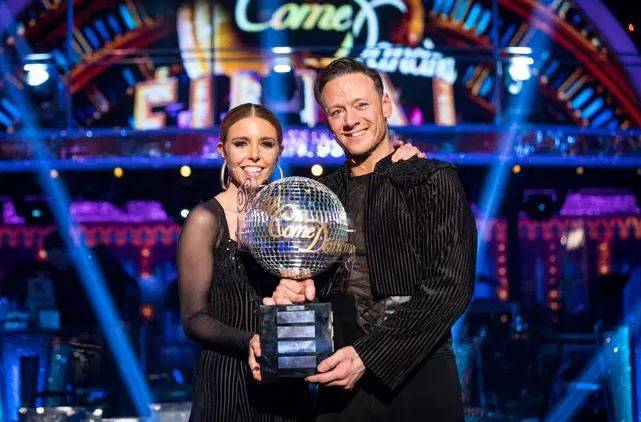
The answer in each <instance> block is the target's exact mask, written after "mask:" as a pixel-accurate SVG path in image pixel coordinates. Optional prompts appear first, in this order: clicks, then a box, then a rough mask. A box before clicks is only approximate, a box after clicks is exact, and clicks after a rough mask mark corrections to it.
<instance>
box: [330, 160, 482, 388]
mask: <svg viewBox="0 0 641 422" xmlns="http://www.w3.org/2000/svg"><path fill="white" fill-rule="evenodd" d="M349 175H350V170H349V168H348V167H347V166H346V165H345V166H343V167H341V168H340V169H339V170H338V171H337V172H335V173H333V174H330V175H328V176H326V177H324V178H323V179H321V180H320V181H321V182H322V183H324V184H325V185H327V186H328V187H329V188H330V189H332V190H333V191H334V192H335V193H336V194H337V195H338V197H339V198H340V199H341V201H342V202H343V204H346V199H347V198H346V197H347V183H348V178H349ZM364 212H365V214H364V215H365V218H364V226H365V239H366V245H367V262H368V266H369V276H370V282H371V288H372V294H373V295H374V296H379V297H386V296H411V300H409V301H408V302H406V303H404V304H402V305H401V306H400V307H399V308H398V310H397V311H396V312H395V313H394V314H393V315H391V316H388V317H387V318H386V319H385V321H384V322H383V323H382V324H381V325H380V326H378V327H376V328H375V329H374V330H373V331H372V332H370V333H369V334H367V335H365V336H364V337H361V338H360V339H358V340H357V341H356V342H355V343H354V344H352V346H353V347H354V348H355V349H356V351H357V352H358V354H359V356H360V357H361V359H362V360H363V362H364V364H365V367H366V368H367V370H369V371H371V372H372V373H373V374H374V375H375V376H376V377H377V378H378V379H380V380H381V381H382V382H383V383H384V384H385V385H386V386H387V387H388V388H389V389H390V390H395V389H396V388H398V387H399V386H400V385H401V384H403V382H404V381H405V380H406V379H407V377H408V375H409V374H410V373H411V372H412V370H413V369H414V368H416V367H417V366H418V365H419V364H420V363H422V362H423V361H425V359H427V358H429V357H430V356H432V355H433V353H434V352H436V350H437V349H438V348H439V346H441V345H442V344H443V342H444V340H447V339H449V337H450V336H451V328H452V325H453V324H454V322H455V321H456V319H457V318H458V317H459V316H460V315H461V314H462V313H463V311H464V310H465V308H466V307H467V305H468V303H469V301H470V298H471V296H472V292H473V289H474V273H475V264H476V223H475V219H474V216H473V215H472V212H471V210H470V207H469V204H468V202H467V199H466V196H465V192H464V191H463V187H462V185H461V183H460V180H459V178H458V175H457V173H456V170H455V168H454V167H453V166H452V165H450V164H448V163H444V162H440V161H436V160H421V159H418V158H414V159H411V160H408V161H402V162H398V163H394V164H392V161H391V158H390V156H388V157H386V158H384V159H383V160H381V161H379V162H378V163H377V164H376V168H375V170H374V172H373V174H372V175H371V179H370V184H369V187H368V190H367V193H366V196H365V210H364ZM325 290H327V289H325ZM323 293H325V294H326V293H328V292H327V291H325V292H323V290H322V288H321V293H320V295H321V296H322V295H323Z"/></svg>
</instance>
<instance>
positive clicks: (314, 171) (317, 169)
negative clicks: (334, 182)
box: [312, 164, 323, 177]
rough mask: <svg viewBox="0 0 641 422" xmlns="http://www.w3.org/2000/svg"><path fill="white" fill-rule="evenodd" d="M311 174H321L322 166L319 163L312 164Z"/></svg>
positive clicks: (317, 175)
mask: <svg viewBox="0 0 641 422" xmlns="http://www.w3.org/2000/svg"><path fill="white" fill-rule="evenodd" d="M312 174H313V175H314V176H316V177H319V176H322V175H323V166H321V165H320V164H314V165H313V166H312Z"/></svg>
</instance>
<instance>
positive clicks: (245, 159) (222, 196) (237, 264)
mask: <svg viewBox="0 0 641 422" xmlns="http://www.w3.org/2000/svg"><path fill="white" fill-rule="evenodd" d="M282 137H283V136H282V129H281V126H280V124H279V123H278V120H277V119H276V117H275V116H274V114H273V113H272V112H271V111H269V110H268V109H266V108H265V107H262V106H260V105H255V104H243V105H241V106H238V107H236V108H234V109H232V110H231V111H229V113H227V115H226V116H225V118H224V119H223V121H222V123H221V126H220V144H219V146H218V148H219V151H220V154H221V156H222V157H223V158H224V160H225V165H224V166H223V169H222V171H223V173H225V168H226V169H227V172H228V175H227V177H226V178H225V177H221V179H222V183H223V189H224V190H223V191H222V192H221V193H219V194H218V195H216V197H215V198H214V199H212V200H210V201H207V202H205V203H203V204H200V205H198V206H197V207H196V208H194V209H193V210H192V211H191V213H190V214H189V217H188V218H187V221H186V222H185V225H184V227H183V231H182V234H181V236H180V241H179V245H178V269H179V272H180V284H179V289H180V309H181V316H182V321H183V326H184V330H185V333H186V334H187V336H188V337H189V338H190V339H192V340H194V341H197V342H199V343H201V344H202V351H201V353H200V357H199V359H198V362H197V364H196V368H195V370H194V392H193V404H192V412H191V417H190V419H191V420H195V421H227V420H240V421H272V420H304V419H308V418H309V412H310V410H311V404H310V399H309V393H308V390H307V388H306V387H305V385H304V384H303V383H302V382H299V381H295V382H292V381H289V382H278V383H271V384H264V385H263V384H261V383H259V382H256V381H255V380H254V379H253V377H252V375H251V371H250V367H249V365H248V356H250V354H251V355H252V357H251V366H252V369H254V371H256V372H257V373H258V371H259V366H258V364H257V363H256V360H255V357H254V356H253V355H254V351H255V352H256V353H259V346H258V345H259V342H258V335H257V334H256V333H257V332H258V312H257V311H258V308H259V298H260V297H261V296H265V295H268V294H262V295H261V293H262V292H261V290H263V289H267V291H269V292H271V291H273V288H274V285H275V282H276V281H277V280H275V279H274V278H273V277H272V276H270V275H269V274H267V273H266V272H265V271H263V270H262V269H261V268H260V267H259V266H258V265H257V264H256V263H255V262H254V261H253V260H252V259H251V256H249V255H248V254H243V253H240V252H239V251H238V245H237V244H236V242H235V234H236V221H237V195H238V192H239V186H240V185H241V184H242V183H243V182H245V181H246V180H251V181H252V185H260V184H263V183H265V182H266V181H267V179H268V178H269V176H270V175H271V173H272V172H273V170H274V166H275V165H276V160H277V159H278V156H279V155H280V152H281V150H282ZM221 176H222V175H221ZM247 274H252V277H251V278H250V277H248V276H247ZM250 345H251V346H253V349H252V347H251V346H250ZM250 350H251V351H252V352H251V353H250ZM257 378H258V376H257Z"/></svg>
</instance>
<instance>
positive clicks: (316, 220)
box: [243, 177, 348, 278]
mask: <svg viewBox="0 0 641 422" xmlns="http://www.w3.org/2000/svg"><path fill="white" fill-rule="evenodd" d="M243 237H244V241H245V243H246V246H248V247H249V250H250V251H251V253H252V255H253V256H254V257H255V258H256V260H257V261H258V262H259V263H260V264H261V265H262V266H263V267H264V268H265V269H267V270H268V271H270V272H271V273H273V274H274V275H277V276H280V277H287V278H305V277H313V276H315V275H317V274H319V273H321V272H322V271H324V270H325V269H327V268H328V267H329V266H330V265H331V264H332V263H333V262H334V261H336V259H337V258H338V257H340V256H341V255H342V254H343V253H344V252H345V250H344V247H345V246H346V245H347V241H348V232H347V214H346V213H345V208H343V204H341V202H340V200H339V199H338V197H337V196H336V195H335V194H334V193H333V192H332V191H331V190H329V189H328V188H327V187H326V186H324V185H323V184H321V183H319V182H316V181H315V180H312V179H308V178H306V177H286V178H283V179H279V180H277V181H275V182H272V183H270V184H269V185H267V186H266V187H265V188H263V189H262V190H261V191H260V192H259V193H258V195H256V197H255V198H254V199H253V201H252V202H251V205H250V206H249V209H248V210H247V214H246V216H245V222H244V229H243Z"/></svg>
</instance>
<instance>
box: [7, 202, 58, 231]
mask: <svg viewBox="0 0 641 422" xmlns="http://www.w3.org/2000/svg"><path fill="white" fill-rule="evenodd" d="M13 203H14V205H15V209H16V214H18V215H19V216H20V217H22V218H24V220H25V222H26V223H27V224H30V225H34V226H44V225H48V224H51V222H52V221H53V217H52V215H51V212H50V210H49V205H48V204H47V201H46V199H45V198H44V197H41V196H33V195H27V196H25V197H15V198H14V201H13Z"/></svg>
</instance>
